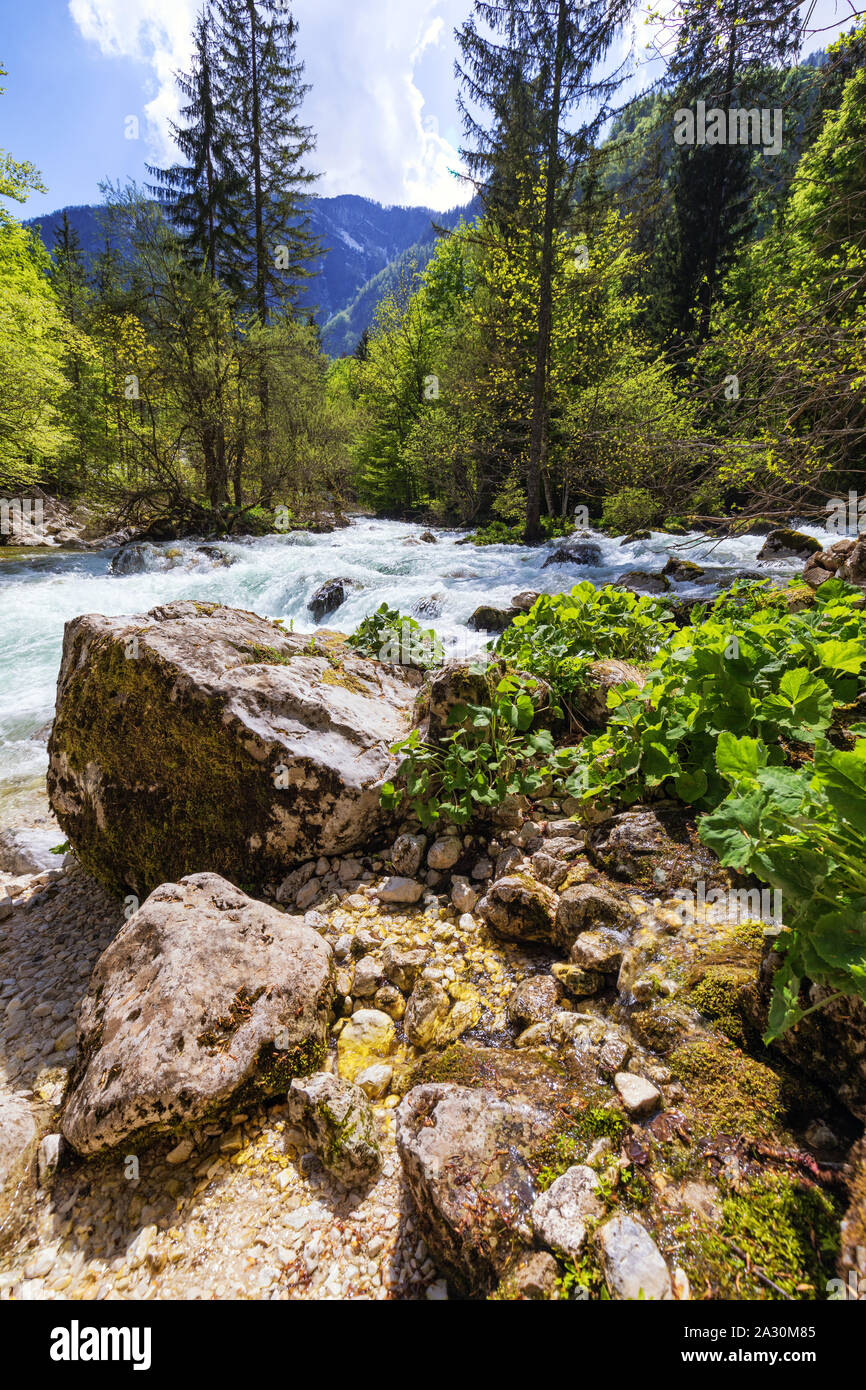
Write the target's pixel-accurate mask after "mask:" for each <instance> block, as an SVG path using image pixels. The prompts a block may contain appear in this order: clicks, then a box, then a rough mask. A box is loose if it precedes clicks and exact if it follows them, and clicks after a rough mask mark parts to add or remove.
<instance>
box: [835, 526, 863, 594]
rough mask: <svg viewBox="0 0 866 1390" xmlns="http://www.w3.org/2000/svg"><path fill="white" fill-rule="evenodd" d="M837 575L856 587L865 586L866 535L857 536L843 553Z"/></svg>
mask: <svg viewBox="0 0 866 1390" xmlns="http://www.w3.org/2000/svg"><path fill="white" fill-rule="evenodd" d="M837 577H838V578H839V579H844V580H845V582H846V583H848V584H856V585H857V586H858V588H861V589H863V588H866V536H859V537H858V538H857V540H856V541H855V543H854V545H852V546H851V548H850V550H848V551H847V553H846V554H845V556H844V558H843V560H842V564H841V565H840V566H839V569H838V570H837Z"/></svg>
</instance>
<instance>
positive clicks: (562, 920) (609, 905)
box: [554, 883, 632, 951]
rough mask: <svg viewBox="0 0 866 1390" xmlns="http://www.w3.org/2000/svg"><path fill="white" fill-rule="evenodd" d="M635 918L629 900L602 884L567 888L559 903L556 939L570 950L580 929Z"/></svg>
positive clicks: (616, 924)
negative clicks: (618, 895) (627, 901)
mask: <svg viewBox="0 0 866 1390" xmlns="http://www.w3.org/2000/svg"><path fill="white" fill-rule="evenodd" d="M631 918H632V913H631V911H630V909H629V907H628V905H627V904H626V903H624V902H623V901H622V900H621V899H620V898H618V897H616V896H615V895H614V894H613V893H611V892H610V891H609V889H607V888H603V887H602V886H601V884H599V883H579V884H577V885H576V886H575V887H574V888H567V889H566V890H565V892H564V893H563V894H562V897H561V898H560V899H559V902H558V903H557V906H556V918H555V926H554V939H555V941H556V943H557V945H559V946H561V947H562V948H563V950H566V951H567V950H569V949H570V947H571V946H572V945H573V943H574V942H575V940H576V939H577V938H578V937H579V936H580V934H581V932H586V931H590V930H592V929H593V928H595V927H618V928H622V927H624V926H625V925H626V924H627V923H628V922H629V921H630V920H631Z"/></svg>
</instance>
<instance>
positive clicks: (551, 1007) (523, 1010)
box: [505, 975, 562, 1028]
mask: <svg viewBox="0 0 866 1390" xmlns="http://www.w3.org/2000/svg"><path fill="white" fill-rule="evenodd" d="M561 998H562V991H561V989H560V987H559V985H558V984H557V982H556V980H555V979H554V978H553V976H552V975H531V976H530V977H529V979H527V980H521V982H520V984H519V985H518V986H517V988H516V989H515V990H514V991H513V993H512V994H511V995H510V997H509V1000H508V1003H507V1005H506V1010H505V1011H506V1015H507V1017H508V1021H509V1023H513V1024H515V1025H516V1027H518V1028H527V1027H528V1026H529V1025H530V1024H531V1023H544V1022H545V1021H546V1020H547V1019H549V1018H552V1016H553V1014H554V1012H555V1011H556V1009H557V1008H559V1004H560V1000H561Z"/></svg>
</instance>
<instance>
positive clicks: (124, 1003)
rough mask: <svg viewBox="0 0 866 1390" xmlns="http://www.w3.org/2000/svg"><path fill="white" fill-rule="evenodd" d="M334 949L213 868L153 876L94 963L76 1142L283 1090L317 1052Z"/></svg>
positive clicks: (167, 1125)
mask: <svg viewBox="0 0 866 1390" xmlns="http://www.w3.org/2000/svg"><path fill="white" fill-rule="evenodd" d="M334 989H335V982H334V971H333V965H332V959H331V950H330V947H329V946H328V945H327V943H326V942H325V941H324V940H323V939H322V937H321V936H319V934H318V933H317V932H315V931H313V930H312V929H311V928H309V927H305V926H304V925H303V923H302V922H300V921H298V920H297V919H296V918H292V917H289V916H287V915H286V914H284V913H282V912H279V911H278V910H277V909H276V908H273V907H268V906H267V905H266V904H264V903H260V902H256V901H254V900H253V899H252V898H248V897H247V895H246V894H245V893H242V892H241V891H240V890H239V889H237V888H235V887H233V885H232V884H230V883H227V882H226V881H225V879H222V878H220V877H218V875H216V874H193V875H191V876H190V877H188V878H185V879H183V880H182V881H181V882H180V883H166V884H163V885H162V886H161V887H159V888H157V889H156V890H155V891H154V892H153V893H152V894H151V895H150V897H149V898H148V899H147V901H146V902H144V903H143V904H142V906H141V907H140V908H139V910H138V911H137V912H135V913H133V915H132V916H131V917H130V918H129V920H128V921H127V922H126V923H125V924H124V925H123V927H121V929H120V931H119V932H118V934H117V936H116V937H115V938H114V940H113V941H112V942H111V944H110V945H109V946H108V947H107V948H106V949H105V951H103V953H102V955H101V956H100V957H99V960H98V961H97V963H96V966H95V968H94V971H93V974H92V975H91V977H90V983H89V985H88V987H87V992H86V993H85V996H84V999H83V1001H82V1004H81V1010H80V1014H79V1020H78V1060H77V1064H76V1069H75V1073H74V1076H73V1082H72V1088H71V1092H70V1096H69V1100H68V1102H67V1105H66V1108H65V1110H64V1113H63V1119H62V1124H61V1128H62V1131H63V1134H64V1136H65V1137H66V1139H68V1141H69V1142H70V1144H71V1145H72V1146H73V1148H75V1149H77V1151H78V1152H79V1153H81V1154H93V1153H98V1152H100V1151H101V1150H106V1149H110V1148H112V1147H114V1146H115V1145H117V1144H120V1143H122V1142H126V1141H130V1140H135V1141H136V1142H141V1141H142V1140H143V1139H145V1138H147V1137H149V1136H150V1135H152V1134H155V1133H160V1132H168V1131H172V1130H174V1129H175V1128H176V1127H177V1126H178V1125H179V1124H191V1123H195V1122H197V1121H199V1120H201V1119H202V1118H204V1117H205V1116H208V1117H210V1116H212V1115H213V1114H215V1113H217V1112H218V1111H220V1110H222V1109H225V1108H226V1107H228V1105H230V1104H231V1103H234V1104H235V1106H236V1107H237V1106H239V1105H241V1104H243V1103H244V1100H245V1098H246V1099H249V1100H255V1099H257V1098H259V1097H262V1096H269V1095H273V1094H275V1093H276V1092H278V1091H280V1090H283V1089H285V1087H286V1086H287V1085H288V1083H289V1081H290V1080H291V1078H292V1077H293V1076H297V1075H299V1074H302V1073H304V1072H306V1071H309V1070H310V1068H311V1067H314V1066H315V1065H316V1063H317V1061H319V1060H320V1059H321V1058H322V1056H323V1055H324V1049H325V1041H326V1038H327V1030H328V1018H329V1010H330V1007H331V1003H332V1000H333V997H334Z"/></svg>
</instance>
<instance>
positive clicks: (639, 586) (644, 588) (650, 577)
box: [616, 570, 671, 594]
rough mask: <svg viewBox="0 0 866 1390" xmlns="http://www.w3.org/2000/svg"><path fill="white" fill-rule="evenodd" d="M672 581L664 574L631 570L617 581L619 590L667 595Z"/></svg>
mask: <svg viewBox="0 0 866 1390" xmlns="http://www.w3.org/2000/svg"><path fill="white" fill-rule="evenodd" d="M670 587H671V586H670V581H669V579H668V578H667V576H666V575H664V574H649V573H648V572H647V570H629V571H628V572H627V573H626V574H621V575H620V577H619V579H618V580H617V581H616V588H618V589H632V590H633V591H634V592H636V593H639V594H666V593H667V592H668V590H669V589H670Z"/></svg>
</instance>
